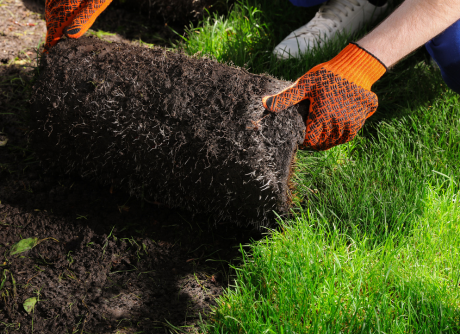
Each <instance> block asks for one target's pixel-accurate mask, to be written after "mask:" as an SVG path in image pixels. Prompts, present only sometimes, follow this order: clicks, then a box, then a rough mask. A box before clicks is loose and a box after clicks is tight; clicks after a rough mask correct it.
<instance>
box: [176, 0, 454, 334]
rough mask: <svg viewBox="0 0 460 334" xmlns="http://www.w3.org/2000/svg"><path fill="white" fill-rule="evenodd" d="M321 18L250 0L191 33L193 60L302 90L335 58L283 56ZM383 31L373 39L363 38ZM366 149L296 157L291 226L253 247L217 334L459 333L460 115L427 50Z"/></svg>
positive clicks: (384, 103) (394, 84)
mask: <svg viewBox="0 0 460 334" xmlns="http://www.w3.org/2000/svg"><path fill="white" fill-rule="evenodd" d="M315 10H316V8H313V9H303V8H295V7H293V6H292V5H290V3H289V2H287V1H284V2H281V1H261V2H257V3H256V2H255V1H252V0H246V1H244V2H238V3H236V4H235V5H234V6H233V7H232V8H231V9H230V11H229V13H228V15H227V16H219V15H217V14H214V15H211V16H210V17H208V18H207V19H206V20H204V21H203V22H201V23H200V24H198V25H195V26H190V27H189V29H188V30H187V33H186V34H185V36H184V37H183V39H182V41H181V43H179V44H178V45H176V46H177V47H181V48H183V49H184V50H185V51H186V52H187V53H188V54H191V55H196V56H208V57H212V58H215V59H216V60H218V61H222V62H226V63H229V64H234V65H236V66H240V67H246V68H248V69H249V71H251V72H253V73H268V74H270V75H273V76H275V77H278V78H283V79H287V80H295V79H296V78H297V77H299V76H301V75H302V74H304V73H305V72H306V71H308V70H309V69H310V68H311V67H312V66H314V65H316V64H318V63H321V62H324V61H327V60H329V59H330V58H332V57H333V56H335V55H336V54H337V53H338V52H339V51H340V50H341V49H342V48H343V47H344V46H345V45H346V44H347V40H350V39H351V40H357V39H358V38H359V36H352V37H349V36H340V37H339V38H337V39H336V40H334V41H332V42H331V43H329V44H328V45H327V46H326V47H325V48H323V49H321V50H318V51H317V52H316V53H315V54H314V55H310V54H307V55H305V56H304V57H303V58H302V59H300V60H295V59H292V60H287V61H278V60H276V59H275V58H274V57H273V56H272V55H271V50H272V49H273V47H274V46H275V45H276V44H277V43H278V42H279V41H280V40H281V39H282V38H283V37H285V36H286V35H287V34H288V33H289V32H290V31H292V30H293V29H295V28H297V27H299V26H300V25H303V24H305V23H306V22H307V21H308V19H309V18H311V17H312V16H313V15H314V12H315ZM371 28H372V27H365V28H364V29H363V30H362V31H361V32H360V35H363V34H365V33H366V31H368V30H369V29H371ZM373 91H374V92H375V93H376V94H377V95H378V97H379V104H380V106H379V109H378V111H377V113H376V114H375V115H374V116H372V117H371V118H370V119H369V120H368V122H367V123H366V125H365V126H364V128H363V129H362V131H361V132H360V133H359V135H358V136H357V138H355V139H354V140H353V141H352V142H350V143H348V144H346V145H342V146H339V147H335V148H333V149H331V150H329V151H326V152H310V151H301V152H299V153H298V156H297V167H296V173H295V180H296V182H297V191H296V199H295V206H294V207H293V209H292V211H293V216H292V218H291V219H289V220H284V221H280V222H279V223H280V224H279V228H277V229H276V230H273V231H267V234H266V238H264V239H263V240H261V241H258V242H253V243H252V244H251V245H249V246H248V247H247V248H244V249H243V248H241V253H242V258H243V264H242V265H241V266H238V267H236V268H234V269H235V280H234V284H233V286H231V287H230V288H229V289H228V290H227V291H226V293H225V295H224V296H223V297H221V298H219V300H218V307H217V308H216V309H215V310H214V313H213V315H212V318H211V320H210V321H208V322H207V323H205V324H203V329H205V330H206V331H208V332H210V333H305V332H314V333H316V332H319V333H339V332H347V333H370V332H378V333H422V332H423V333H441V332H442V333H458V332H459V331H460V309H459V306H460V305H459V303H460V293H459V282H460V271H459V269H458V268H459V267H460V258H459V251H460V233H459V232H460V231H459V228H460V226H459V223H460V204H459V201H460V195H459V193H460V187H459V184H458V182H459V175H460V169H459V168H458V162H459V158H460V110H459V108H458V106H459V98H458V96H457V94H455V93H453V92H452V91H451V90H449V89H448V88H447V87H446V85H445V84H444V83H443V81H442V78H441V76H440V73H439V70H437V69H436V67H435V66H434V65H433V64H432V63H431V61H430V58H429V56H428V54H427V53H426V52H425V51H424V49H419V50H417V51H416V52H415V53H414V54H412V55H411V56H410V57H407V58H406V59H405V60H403V61H402V62H400V63H399V64H398V65H397V66H395V67H394V68H393V69H391V70H390V71H389V72H388V73H387V74H385V76H384V77H383V78H382V79H381V80H380V81H379V82H378V83H376V84H375V85H374V87H373Z"/></svg>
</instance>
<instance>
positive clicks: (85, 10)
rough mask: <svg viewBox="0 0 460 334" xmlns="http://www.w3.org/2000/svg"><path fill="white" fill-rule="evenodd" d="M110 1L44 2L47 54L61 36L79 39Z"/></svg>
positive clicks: (65, 0) (54, 0)
mask: <svg viewBox="0 0 460 334" xmlns="http://www.w3.org/2000/svg"><path fill="white" fill-rule="evenodd" d="M111 2H112V0H46V3H45V19H46V28H47V31H46V43H45V52H47V51H48V50H49V49H50V48H51V47H52V46H53V45H55V44H56V43H57V41H58V40H59V39H60V38H61V36H62V35H64V34H65V35H66V36H67V37H69V38H79V37H80V36H82V35H83V34H84V33H85V32H86V31H87V30H88V29H89V28H90V27H91V26H92V25H93V23H94V21H95V20H96V18H97V17H98V16H99V14H101V13H102V12H103V11H104V10H105V9H106V8H107V6H108V5H109V4H110V3H111Z"/></svg>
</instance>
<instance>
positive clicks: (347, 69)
mask: <svg viewBox="0 0 460 334" xmlns="http://www.w3.org/2000/svg"><path fill="white" fill-rule="evenodd" d="M322 67H324V68H326V69H328V70H330V71H331V72H334V73H335V74H337V75H339V76H341V77H342V78H343V79H346V80H348V81H349V82H353V83H355V84H356V85H358V86H361V87H362V88H364V89H367V90H371V86H372V85H373V84H374V83H375V82H376V81H377V80H378V79H380V77H381V76H382V75H384V74H385V72H386V71H387V67H386V66H385V65H384V64H383V63H382V62H381V61H380V60H379V59H378V58H377V57H375V56H373V55H372V54H370V53H369V52H367V51H366V50H365V49H363V48H362V47H360V46H359V45H358V44H355V43H350V44H348V45H347V47H345V49H343V50H342V51H341V52H340V53H339V54H338V55H337V56H335V57H334V58H333V59H332V60H330V61H328V62H326V63H324V64H322Z"/></svg>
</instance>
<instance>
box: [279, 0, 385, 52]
mask: <svg viewBox="0 0 460 334" xmlns="http://www.w3.org/2000/svg"><path fill="white" fill-rule="evenodd" d="M387 6H388V4H385V5H384V6H381V7H377V6H374V5H372V4H371V3H370V2H369V1H367V0H329V1H327V2H326V3H324V4H323V5H322V6H321V7H320V8H319V10H318V12H317V13H316V15H315V17H314V18H313V19H312V20H311V21H310V22H308V23H307V24H306V25H304V26H302V27H300V28H299V29H297V30H294V31H293V32H291V33H290V34H289V36H288V37H286V38H285V39H284V40H283V41H282V42H281V43H280V44H278V45H277V46H276V47H275V49H274V50H273V54H275V56H276V57H277V58H279V59H288V58H290V57H294V58H300V55H301V54H304V53H306V52H308V51H311V50H312V49H313V48H315V47H321V46H322V45H323V44H324V43H325V42H327V41H329V40H330V39H332V38H333V37H334V36H336V34H338V33H342V32H345V33H347V34H350V35H352V34H354V33H355V32H356V31H357V30H359V29H360V28H361V27H363V26H364V25H365V24H366V23H370V22H372V21H375V20H376V19H377V18H378V17H379V16H380V14H382V13H383V12H384V11H385V10H386V9H387Z"/></svg>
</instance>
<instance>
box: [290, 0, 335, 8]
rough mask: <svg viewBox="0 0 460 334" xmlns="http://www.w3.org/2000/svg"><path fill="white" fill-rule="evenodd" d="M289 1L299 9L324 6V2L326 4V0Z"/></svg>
mask: <svg viewBox="0 0 460 334" xmlns="http://www.w3.org/2000/svg"><path fill="white" fill-rule="evenodd" d="M289 1H291V3H292V4H293V5H294V6H297V7H312V6H316V5H319V4H322V3H323V2H326V0H289Z"/></svg>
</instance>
